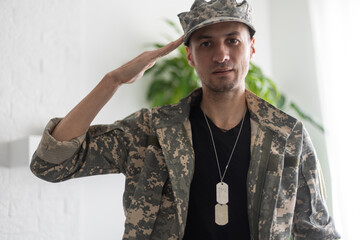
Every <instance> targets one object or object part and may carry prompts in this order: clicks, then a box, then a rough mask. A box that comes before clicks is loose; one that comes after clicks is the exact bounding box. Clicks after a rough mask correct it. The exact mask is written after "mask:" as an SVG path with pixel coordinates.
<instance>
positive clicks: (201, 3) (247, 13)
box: [178, 0, 255, 45]
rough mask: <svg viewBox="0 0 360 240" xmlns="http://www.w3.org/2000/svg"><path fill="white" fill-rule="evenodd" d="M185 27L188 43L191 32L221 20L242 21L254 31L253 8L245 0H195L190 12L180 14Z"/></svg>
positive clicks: (185, 40) (182, 24) (185, 39)
mask: <svg viewBox="0 0 360 240" xmlns="http://www.w3.org/2000/svg"><path fill="white" fill-rule="evenodd" d="M178 17H179V19H180V23H181V26H182V28H183V29H184V34H185V37H184V43H185V45H188V41H189V39H190V36H191V34H192V33H193V32H194V31H196V30H198V29H200V28H202V27H205V26H208V25H211V24H214V23H219V22H229V21H235V22H241V23H244V24H246V25H247V26H248V27H249V28H250V29H251V30H250V31H253V33H255V28H254V26H253V25H252V8H251V6H250V5H249V3H248V2H247V1H246V0H245V1H242V2H241V3H237V2H236V0H211V1H209V2H206V1H205V0H195V2H194V4H193V5H192V6H191V9H190V11H189V12H183V13H180V14H179V15H178Z"/></svg>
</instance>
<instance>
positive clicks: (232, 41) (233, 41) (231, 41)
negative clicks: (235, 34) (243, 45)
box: [229, 38, 239, 44]
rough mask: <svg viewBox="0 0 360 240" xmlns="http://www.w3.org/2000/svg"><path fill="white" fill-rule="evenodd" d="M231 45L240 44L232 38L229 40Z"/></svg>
mask: <svg viewBox="0 0 360 240" xmlns="http://www.w3.org/2000/svg"><path fill="white" fill-rule="evenodd" d="M229 42H230V43H235V44H238V43H239V40H237V39H236V38H232V39H230V40H229Z"/></svg>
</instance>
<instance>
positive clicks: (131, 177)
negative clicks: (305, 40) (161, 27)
mask: <svg viewBox="0 0 360 240" xmlns="http://www.w3.org/2000/svg"><path fill="white" fill-rule="evenodd" d="M179 18H180V21H181V24H182V26H183V28H184V32H185V34H184V36H183V37H181V38H179V39H178V40H176V41H174V42H172V43H170V44H168V45H166V46H165V47H163V48H161V49H158V50H154V51H150V52H145V53H143V54H141V55H140V56H138V57H136V58H135V59H133V60H132V61H130V62H128V63H127V64H125V65H123V66H121V67H119V68H118V69H115V70H114V71H112V72H110V73H108V74H106V75H105V77H104V78H103V79H102V80H101V81H100V83H99V84H98V85H97V86H96V87H95V89H94V90H93V91H92V92H91V93H90V94H89V95H88V96H87V97H85V99H84V100H82V101H81V102H80V103H79V104H78V105H77V106H76V107H75V108H74V109H73V110H72V111H71V112H70V113H69V114H68V115H67V116H66V117H65V118H63V119H53V120H51V121H50V122H49V124H48V125H47V126H46V129H45V131H44V135H43V138H42V141H41V143H40V145H39V147H38V149H37V151H36V153H35V154H34V157H33V160H32V163H31V169H32V171H33V172H34V174H36V175H37V176H38V177H40V178H42V179H45V180H47V181H52V182H59V181H64V180H67V179H70V178H75V177H82V176H89V175H96V174H107V173H123V174H125V176H126V185H125V193H124V208H125V212H126V222H125V233H124V239H261V240H263V239H289V238H290V235H293V236H294V238H295V239H336V238H338V237H339V236H338V234H337V233H336V231H335V228H334V226H333V221H332V220H331V218H330V217H329V216H328V212H327V209H326V206H325V202H324V199H323V198H322V195H321V189H320V186H319V174H318V168H317V167H318V160H317V159H316V156H315V153H314V149H313V147H312V144H311V141H310V139H309V136H308V134H307V132H306V130H305V129H304V127H303V126H302V123H301V122H299V121H297V120H296V119H294V118H292V117H291V116H289V115H287V114H285V113H283V112H281V111H280V110H278V109H276V108H275V107H273V106H272V105H270V104H269V103H267V102H265V101H263V100H262V99H259V98H258V97H257V96H255V95H254V94H253V93H251V92H249V91H248V90H246V89H245V82H244V80H245V76H246V74H247V72H248V68H249V61H250V59H251V58H252V56H253V54H254V53H255V48H254V41H255V40H254V38H253V34H254V33H255V28H254V27H253V25H252V20H251V8H250V6H249V4H248V3H247V2H246V1H244V2H242V3H237V2H236V1H235V0H227V1H226V0H213V1H210V2H206V1H204V0H197V1H195V2H194V4H193V6H192V7H191V10H190V12H186V13H181V14H179ZM182 42H184V43H185V44H186V45H187V48H186V50H187V55H188V61H189V64H190V65H191V66H193V67H194V68H195V69H196V71H197V73H198V75H199V77H200V79H201V82H202V86H203V88H202V89H198V90H196V91H194V92H193V93H192V94H190V96H189V97H187V98H185V99H183V100H181V101H180V103H178V104H175V105H170V106H164V107H158V108H154V109H151V110H146V109H142V110H140V111H138V112H136V113H134V114H132V115H130V116H129V117H127V118H126V119H124V120H122V121H117V122H115V123H114V124H112V125H99V126H91V127H90V124H91V122H92V120H93V119H94V117H95V116H96V115H97V114H98V112H99V111H100V109H101V108H102V107H103V106H104V105H105V104H106V103H107V101H108V100H109V99H110V98H111V97H112V95H113V94H114V93H115V92H116V90H117V88H118V87H119V86H121V85H122V84H125V83H132V82H134V81H135V80H137V79H139V78H140V77H141V76H142V75H143V73H144V71H146V70H147V69H149V68H150V67H152V66H153V65H154V63H155V61H156V60H157V59H158V58H160V57H162V56H164V55H166V54H168V53H169V52H171V51H172V50H174V49H175V48H176V47H178V46H179V45H180V44H181V43H182Z"/></svg>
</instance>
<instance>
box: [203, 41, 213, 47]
mask: <svg viewBox="0 0 360 240" xmlns="http://www.w3.org/2000/svg"><path fill="white" fill-rule="evenodd" d="M210 45H211V43H210V42H203V43H201V46H202V47H209V46H210Z"/></svg>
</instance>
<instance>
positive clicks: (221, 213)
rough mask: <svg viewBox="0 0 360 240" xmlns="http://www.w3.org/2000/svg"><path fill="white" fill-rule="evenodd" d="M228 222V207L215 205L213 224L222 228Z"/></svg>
mask: <svg viewBox="0 0 360 240" xmlns="http://www.w3.org/2000/svg"><path fill="white" fill-rule="evenodd" d="M228 222H229V217H228V205H226V204H216V205H215V223H216V224H217V225H220V226H223V225H226V224H227V223H228Z"/></svg>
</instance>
